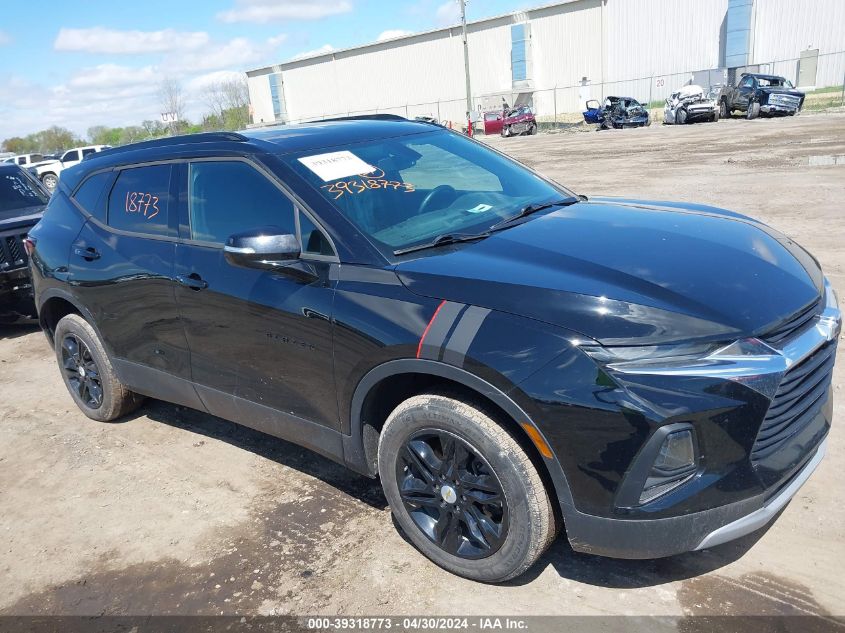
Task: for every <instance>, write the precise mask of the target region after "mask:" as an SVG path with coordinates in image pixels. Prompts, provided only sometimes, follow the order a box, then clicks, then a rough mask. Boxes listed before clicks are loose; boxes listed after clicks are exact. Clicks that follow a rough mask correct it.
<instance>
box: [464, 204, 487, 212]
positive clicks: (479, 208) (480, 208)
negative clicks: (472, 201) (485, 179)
mask: <svg viewBox="0 0 845 633" xmlns="http://www.w3.org/2000/svg"><path fill="white" fill-rule="evenodd" d="M492 208H493V205H490V204H484V203H482V204H479V205H477V206H474V207H473V208H472V209H467V213H484V212H485V211H489V210H490V209H492Z"/></svg>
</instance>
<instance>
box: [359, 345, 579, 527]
mask: <svg viewBox="0 0 845 633" xmlns="http://www.w3.org/2000/svg"><path fill="white" fill-rule="evenodd" d="M412 373H413V374H429V375H432V376H437V377H440V378H446V379H448V380H452V381H454V382H457V383H459V384H461V385H463V386H465V387H468V388H469V389H472V390H473V391H475V392H477V393H479V394H480V395H482V396H484V397H486V398H488V399H489V400H490V401H491V402H493V403H495V404H496V405H497V406H498V407H500V408H501V409H502V410H503V411H505V412H506V413H507V414H508V415H509V416H511V418H513V420H514V421H516V422H517V424H520V425H524V424H528V425H530V426H531V427H533V429H534V431H536V432H537V434H538V435H539V437H541V438H543V434H542V432H541V431H540V429H539V428H537V425H536V424H534V421H533V420H532V419H531V418H530V416H529V415H528V414H527V413H526V412H525V411H524V410H523V409H522V407H520V406H519V405H518V404H517V403H516V402H514V400H513V399H512V398H511V397H510V396H509V395H508V394H507V393H505V392H504V391H502V390H501V389H499V388H498V387H496V386H494V385H492V384H490V383H489V382H487V381H486V380H483V379H482V378H479V377H478V376H476V375H475V374H472V373H470V372H468V371H466V370H464V369H460V368H458V367H455V366H453V365H447V364H445V363H441V362H439V361H433V360H426V359H417V358H406V359H399V360H392V361H388V362H386V363H384V364H382V365H379V366H377V367H375V368H373V369H371V370H370V371H369V372H368V373H367V374H366V375H365V376H364V377H363V378H362V379H361V381H360V382H359V383H358V386H357V387H356V388H355V393H354V394H353V396H352V405H351V411H350V422H351V428H350V430H351V435H348V436H344V437H343V444H344V446H343V455H344V461H345V462H346V465H347V466H349V468H351V469H353V470H355V471H356V472H359V473H362V474H365V475H368V476H370V477H373V476H377V473H375V472H373V468H372V467H371V465H370V464H368V463H367V459H366V455H365V452H364V435H363V432H364V429H363V423H362V420H361V411H362V409H363V406H364V399H365V398H366V396H367V394H368V393H369V391H370V389H372V388H373V387H374V386H375V385H376V384H378V383H379V382H380V381H382V380H384V379H385V378H388V377H390V376H395V375H398V374H412ZM527 435H528V434H527V433H526V436H527ZM528 439H529V440H530V439H531V438H530V437H528ZM543 441H545V438H543ZM546 444H547V445H548V442H546ZM549 450H550V451H551V450H552V449H551V447H549ZM540 459H542V460H543V463H544V465H545V466H546V469H547V470H548V472H549V475H550V477H551V480H552V484H553V485H554V488H555V490H554V492H555V494H556V495H557V498H558V502H559V504H560V506H561V511H562V513H563V515H564V517H566V516H567V515H569V514H571V513H572V512H573V511H574V504H573V501H572V492H571V490H570V488H569V483H568V482H567V480H566V476H565V475H564V472H563V469H562V468H561V466H560V462H559V461H558V460H557V457H556V456H555V455H554V452H553V451H552V452H551V457H545V456H542V455H541V456H540Z"/></svg>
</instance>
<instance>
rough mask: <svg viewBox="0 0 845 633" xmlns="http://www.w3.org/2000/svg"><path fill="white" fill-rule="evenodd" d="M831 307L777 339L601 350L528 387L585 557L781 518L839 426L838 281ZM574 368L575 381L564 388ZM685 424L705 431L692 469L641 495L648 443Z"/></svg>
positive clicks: (683, 546)
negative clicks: (642, 351) (653, 350)
mask: <svg viewBox="0 0 845 633" xmlns="http://www.w3.org/2000/svg"><path fill="white" fill-rule="evenodd" d="M821 302H822V303H821V305H819V304H816V305H814V306H809V307H808V308H806V309H805V310H804V311H802V312H801V313H799V314H797V315H795V316H794V317H792V318H791V319H790V320H789V321H787V322H784V323H782V324H781V325H780V326H778V329H777V330H776V331H774V332H770V333H769V334H768V336H770V338H769V339H767V340H770V343H766V342H764V341H763V340H761V339H742V340H740V341H737V342H736V343H734V344H731V345H728V346H727V347H721V348H720V349H718V350H717V351H714V352H710V353H708V354H706V355H705V356H703V357H702V356H697V355H690V356H680V357H678V356H676V357H674V358H673V357H671V356H668V357H663V358H659V357H658V356H659V355H658V356H649V357H648V359H644V360H637V359H634V358H633V356H628V357H627V358H630V359H631V360H624V361H613V360H609V359H611V358H613V355H603V354H602V353H601V350H598V349H596V348H589V354H590V358H589V359H587V358H586V355H587V354H586V353H583V355H582V356H583V357H578V356H575V355H573V356H571V357H566V358H563V359H562V360H561V361H560V364H557V365H554V366H552V368H551V370H550V371H548V372H541V373H540V374H538V376H537V377H536V378H534V379H532V380H531V381H529V382H528V383H526V384H525V387H524V388H526V389H527V393H528V394H529V395H530V396H531V398H532V400H533V402H537V401H540V402H541V403H542V407H538V413H539V415H538V419H539V420H540V430H541V431H542V432H543V433H544V434H545V436H546V437H547V438H548V440H549V443H550V445H551V447H552V450H553V452H554V454H555V459H556V460H557V461H558V463H559V464H560V466H559V467H560V470H561V471H562V472H561V477H562V478H564V479H565V483H566V489H565V490H564V491H563V492H562V493H561V491H560V488H561V487H560V486H559V485H558V484H557V482H556V489H557V490H558V497H559V500H560V503H561V510H562V512H563V518H564V523H565V525H566V531H567V535H568V538H569V540H570V543H571V544H572V547H573V549H575V550H578V551H583V552H589V553H593V554H600V555H605V556H612V557H619V558H656V557H662V556H671V555H673V554H678V553H681V552H687V551H692V550H696V549H702V548H705V547H712V546H714V545H717V544H720V543H724V542H726V541H728V540H731V539H734V538H737V537H739V536H742V535H744V534H747V533H749V532H752V531H754V530H756V529H758V528H759V527H761V526H762V525H765V524H766V523H767V522H769V521H770V520H771V519H772V518H773V517H774V516H775V515H776V514H777V513H778V512H779V511H780V510H781V509H782V508H783V507H784V506H785V505H786V503H788V501H789V499H790V498H792V496H794V495H795V493H796V492H797V490H798V488H799V487H800V486H801V485H802V484H803V483H804V481H806V479H807V478H808V477H809V476H810V474H811V473H812V472H813V471H814V470H815V468H816V467H817V465H818V462H819V461H820V460H821V458H822V456H823V455H824V446H825V444H824V442H825V439H826V437H827V434H828V432H829V429H830V426H831V423H832V417H833V398H832V388H831V381H832V372H833V363H834V359H835V355H836V347H837V340H838V336H839V334H840V330H841V312H840V310H839V308H838V306H837V305H836V299H835V294H834V293H833V291H832V289H831V288H830V286H829V284H828V283H827V282H826V281H825V292H824V295H823V297H822V299H821ZM587 349H588V348H585V347H582V348H581V350H582V352H586V350H587ZM613 354H615V355H616V358H621V356H620V355H619V354H618V352H614V353H613ZM649 359H650V360H649ZM596 364H598V366H599V373H598V376H596V374H595V370H594V369H593V370H592V371H591V365H592V367H595V366H596ZM563 368H566V370H567V371H569V372H570V373H569V374H568V376H571V379H570V380H572V381H573V383H572V386H568V387H567V389H566V390H561V388H560V384H561V382H562V381H561V378H560V376H561V374H560V373H559V372H560V371H561V369H563ZM577 380H580V383H575V381H577ZM560 396H563V397H560ZM555 398H560V404H558V401H556V400H555ZM591 398H592V401H591ZM573 401H575V402H583V403H584V405H583V406H582V408H580V409H579V408H577V405H576V406H573V404H572V403H573ZM679 427H684V428H689V429H690V430H694V437H695V444H696V448H695V450H694V451H692V452H693V453H694V454H695V455H697V456H698V459H697V463H695V465H694V470H692V471H684V472H685V473H686V472H692V473H693V474H690V475H689V476H686V474H685V475H684V478H683V479H682V480H678V482H677V485H675V486H674V487H670V488H668V491H666V492H661V493H660V494H659V495H658V496H655V497H648V496H647V495H645V494H643V495H642V496H641V493H644V492H645V491H646V490H649V489H650V488H649V486H650V485H652V484H650V483H649V481H650V480H651V481H653V478H652V477H651V473H653V472H654V470H653V469H654V467H655V463H656V461H655V454H656V451H652V450H650V449H651V448H654V447H660V446H662V445H663V439H665V437H664V436H665V434H666V433H675V432H677V429H678V428H679Z"/></svg>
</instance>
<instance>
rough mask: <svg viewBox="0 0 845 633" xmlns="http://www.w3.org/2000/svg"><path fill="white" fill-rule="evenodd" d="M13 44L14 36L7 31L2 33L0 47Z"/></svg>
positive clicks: (0, 34) (0, 33) (0, 32)
mask: <svg viewBox="0 0 845 633" xmlns="http://www.w3.org/2000/svg"><path fill="white" fill-rule="evenodd" d="M11 43H12V36H11V35H9V34H8V33H6V31H0V46H6V45H7V44H11Z"/></svg>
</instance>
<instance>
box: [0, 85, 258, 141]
mask: <svg viewBox="0 0 845 633" xmlns="http://www.w3.org/2000/svg"><path fill="white" fill-rule="evenodd" d="M200 98H201V100H202V102H203V104H204V105H205V107H206V114H205V115H204V116H203V117H202V120H201V121H199V122H192V121H189V120H187V119H186V117H185V94H184V91H183V89H182V85H181V84H180V83H179V81H177V80H175V79H170V78H165V79H163V80H162V82H161V84H160V86H159V90H158V101H159V106H160V107H161V108H162V112H170V113H174V114H175V115H176V118H177V120H176V121H175V122H173V123H168V124H164V123H162V122H161V121H157V120H145V121H142V122H141V124H140V125H128V126H126V127H108V126H105V125H95V126H92V127H89V128H88V130H87V135H86V138H80V137H79V136H77V135H76V134H74V133H73V132H71V131H70V130H69V129H67V128H64V127H60V126H57V125H54V126H52V127H49V128H47V129H46V130H41V131H40V132H35V133H33V134H28V135H26V136H13V137H11V138H7V139H5V140H4V141H3V142H2V143H0V151H2V152H12V153H14V154H32V153H41V154H59V153H62V152H64V151H65V150H67V149H70V148H72V147H77V146H79V145H85V144H91V145H111V146H114V147H117V146H119V145H126V144H128V143H136V142H138V141H146V140H150V139H154V138H160V137H163V136H171V135H175V134H195V133H198V132H217V131H223V130H227V131H232V130H241V129H243V128H245V127H246V126H247V124H248V123H249V92H248V89H247V83H246V78H236V79H226V80H223V81H218V82H213V83H210V84H208V85H207V86H206V87H205V88H204V89H203V91H202V92H201V94H200Z"/></svg>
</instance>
